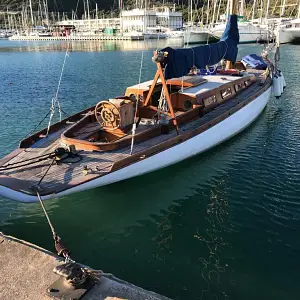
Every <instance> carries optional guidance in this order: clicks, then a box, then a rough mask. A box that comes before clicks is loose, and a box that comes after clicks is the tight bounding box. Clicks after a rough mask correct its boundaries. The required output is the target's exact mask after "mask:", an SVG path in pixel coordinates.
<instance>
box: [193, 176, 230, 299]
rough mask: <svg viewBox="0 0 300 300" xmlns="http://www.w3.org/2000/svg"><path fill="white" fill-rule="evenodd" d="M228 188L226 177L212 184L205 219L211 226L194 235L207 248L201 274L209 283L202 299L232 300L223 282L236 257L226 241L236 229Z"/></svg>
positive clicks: (202, 292) (202, 258) (200, 297)
mask: <svg viewBox="0 0 300 300" xmlns="http://www.w3.org/2000/svg"><path fill="white" fill-rule="evenodd" d="M225 178H226V177H225ZM228 185H229V183H228V182H227V180H225V179H224V176H223V177H222V179H221V180H220V181H219V182H217V183H214V182H212V183H211V186H212V189H211V190H210V195H209V199H210V203H208V205H207V208H206V213H207V214H206V216H205V219H206V224H208V227H207V228H200V229H197V231H196V234H195V235H194V237H195V238H196V239H197V240H199V241H200V242H201V243H203V244H205V245H206V247H207V254H206V256H202V257H200V258H199V261H200V262H201V263H202V265H203V268H202V273H201V275H202V278H203V279H204V281H205V282H206V284H207V287H206V288H205V289H203V290H202V291H201V295H200V296H199V299H201V300H202V299H210V298H211V297H214V298H215V299H229V297H228V295H227V291H226V290H225V288H224V281H225V282H226V281H227V280H228V274H227V273H228V269H229V265H230V263H229V261H230V260H232V259H234V257H233V256H231V255H230V252H231V248H232V246H231V245H230V243H229V242H228V241H227V236H228V234H231V232H232V230H233V229H234V226H233V224H232V223H231V221H230V215H229V202H228V200H229V199H228V195H227V193H226V188H227V186H228ZM229 272H230V271H229ZM225 273H226V275H225ZM233 282H234V281H232V282H231V283H233Z"/></svg>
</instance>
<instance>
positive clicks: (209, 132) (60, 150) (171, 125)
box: [0, 15, 272, 202]
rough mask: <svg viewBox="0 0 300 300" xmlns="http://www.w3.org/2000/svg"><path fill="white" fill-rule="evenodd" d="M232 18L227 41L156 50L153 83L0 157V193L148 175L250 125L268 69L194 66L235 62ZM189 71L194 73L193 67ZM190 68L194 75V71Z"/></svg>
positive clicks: (265, 90) (24, 197) (265, 96)
mask: <svg viewBox="0 0 300 300" xmlns="http://www.w3.org/2000/svg"><path fill="white" fill-rule="evenodd" d="M238 39H239V35H238V28H237V16H236V15H231V16H230V18H229V21H228V27H227V29H226V32H225V33H224V36H223V39H222V41H220V42H218V43H216V44H212V45H206V46H202V47H195V48H192V49H179V50H174V49H171V48H166V49H163V50H162V51H155V53H154V58H153V60H154V62H155V63H156V65H157V72H156V74H155V77H154V79H153V80H151V81H148V82H144V83H141V84H137V85H135V86H131V87H128V88H127V90H126V93H125V95H124V96H121V97H117V98H115V99H109V100H106V101H101V102H99V103H98V104H97V105H95V106H93V107H90V108H88V109H86V110H84V111H81V112H79V113H77V114H75V115H73V116H71V117H68V118H66V119H64V120H62V121H61V122H59V123H56V124H54V125H52V126H50V127H49V128H48V130H47V128H46V129H43V130H41V131H39V132H37V133H35V134H33V135H32V136H30V137H28V138H26V139H24V140H22V141H21V143H20V146H19V148H18V149H16V150H15V151H13V152H12V153H10V154H9V155H8V156H6V157H4V158H3V159H2V160H1V161H0V195H3V196H5V197H8V198H11V199H14V200H17V201H24V202H34V201H38V198H37V194H38V193H39V195H41V196H42V198H43V199H49V198H52V197H56V196H62V195H67V194H71V193H74V192H78V191H82V190H87V189H90V188H95V187H99V186H103V185H107V184H111V183H114V182H117V181H121V180H124V179H128V178H131V177H134V176H138V175H142V174H145V173H148V172H151V171H155V170H157V169H160V168H163V167H166V166H168V165H171V164H174V163H177V162H179V161H182V160H184V159H186V158H189V157H191V156H193V155H197V154H199V153H202V152H204V151H206V150H208V149H210V148H212V147H214V146H216V145H218V144H220V143H222V142H223V141H225V140H227V139H229V138H231V137H232V136H234V135H236V134H237V133H239V132H241V131H242V130H243V129H245V128H246V127H247V126H249V125H250V124H251V123H252V122H253V121H254V120H255V119H256V118H257V117H258V116H259V114H260V113H261V112H262V111H263V109H264V108H265V106H266V105H267V103H268V100H269V97H270V95H271V86H272V79H271V73H270V72H269V67H266V68H265V69H264V70H256V69H245V68H244V66H243V65H242V64H241V63H240V62H237V63H235V64H234V65H232V63H230V64H231V66H230V69H226V70H225V69H222V68H216V69H215V72H216V74H214V75H199V74H197V72H196V71H195V66H197V67H199V68H202V67H204V66H205V65H208V64H210V65H213V64H217V63H218V62H219V61H220V60H221V59H222V58H225V59H227V60H228V61H235V59H236V55H237V43H238ZM190 70H191V71H190ZM189 71H190V72H189Z"/></svg>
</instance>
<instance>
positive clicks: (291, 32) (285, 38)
mask: <svg viewBox="0 0 300 300" xmlns="http://www.w3.org/2000/svg"><path fill="white" fill-rule="evenodd" d="M297 39H298V40H299V39H300V28H286V29H279V41H280V44H286V43H292V42H293V41H294V40H297Z"/></svg>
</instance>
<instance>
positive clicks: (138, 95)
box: [130, 45, 145, 155]
mask: <svg viewBox="0 0 300 300" xmlns="http://www.w3.org/2000/svg"><path fill="white" fill-rule="evenodd" d="M144 46H145V45H144ZM143 61H144V49H143V50H142V56H141V65H140V74H139V86H138V94H137V97H136V103H135V114H134V123H133V124H132V137H131V146H130V155H132V153H133V145H134V137H135V132H136V123H137V111H138V104H139V100H140V86H141V79H142V70H143Z"/></svg>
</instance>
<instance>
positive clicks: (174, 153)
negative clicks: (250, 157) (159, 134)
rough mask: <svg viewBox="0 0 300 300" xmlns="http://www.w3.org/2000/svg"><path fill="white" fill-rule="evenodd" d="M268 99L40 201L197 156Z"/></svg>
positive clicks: (15, 195) (27, 198) (20, 197)
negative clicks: (103, 174) (201, 130)
mask: <svg viewBox="0 0 300 300" xmlns="http://www.w3.org/2000/svg"><path fill="white" fill-rule="evenodd" d="M270 95H271V87H270V88H269V89H268V90H267V91H265V92H264V93H263V94H262V95H260V96H259V97H258V98H256V99H255V100H253V101H252V102H251V103H249V104H248V105H246V106H245V107H243V108H242V109H240V110H239V111H237V112H236V113H234V114H233V115H232V116H230V117H228V118H227V119H225V120H224V121H222V122H221V123H219V124H217V125H215V126H213V127H211V128H210V129H208V130H206V131H205V132H203V133H201V134H199V135H197V136H195V137H193V138H191V139H189V140H187V141H185V142H183V143H181V144H179V145H176V146H173V147H172V148H169V149H167V150H165V151H163V152H160V153H158V154H156V155H153V156H151V157H149V158H146V159H144V160H141V161H139V162H137V163H134V164H132V165H129V166H127V167H125V168H122V169H120V170H118V171H115V172H113V173H109V174H108V175H105V176H103V177H100V178H97V179H94V180H92V181H90V182H87V183H84V184H81V185H79V186H76V187H73V188H71V189H69V190H66V191H64V192H61V193H58V194H55V195H49V196H45V197H43V199H51V198H53V197H59V196H64V195H68V194H71V193H74V192H79V191H84V190H88V189H92V188H95V187H100V186H104V185H108V184H111V183H114V182H118V181H122V180H125V179H128V178H132V177H135V176H139V175H142V174H145V173H149V172H152V171H155V170H158V169H161V168H164V167H167V166H169V165H172V164H175V163H177V162H180V161H182V160H184V159H187V158H189V157H192V156H194V155H197V154H200V153H202V152H204V151H206V150H208V149H210V148H212V147H214V146H216V145H218V144H220V143H222V142H224V141H226V140H227V139H229V138H231V137H232V136H234V135H236V134H237V133H239V132H240V131H242V130H243V129H245V128H246V127H248V126H249V125H250V124H251V123H252V122H253V121H254V120H255V119H256V118H257V117H258V116H259V115H260V113H261V112H262V111H263V109H264V108H265V106H266V105H267V103H268V100H269V98H270ZM0 194H1V195H3V196H5V197H8V198H11V199H14V200H17V201H22V202H37V201H38V199H37V197H35V196H31V195H27V194H23V193H20V192H17V191H14V190H11V189H8V188H6V187H3V186H0Z"/></svg>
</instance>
